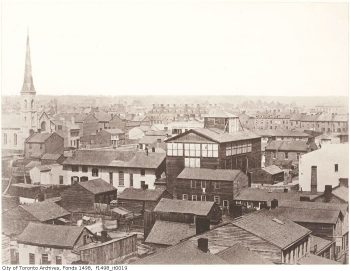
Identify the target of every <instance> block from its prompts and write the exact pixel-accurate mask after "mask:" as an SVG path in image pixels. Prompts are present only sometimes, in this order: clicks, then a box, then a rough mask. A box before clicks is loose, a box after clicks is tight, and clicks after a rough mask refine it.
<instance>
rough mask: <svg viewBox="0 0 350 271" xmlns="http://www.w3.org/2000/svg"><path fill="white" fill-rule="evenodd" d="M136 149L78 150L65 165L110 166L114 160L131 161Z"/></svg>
mask: <svg viewBox="0 0 350 271" xmlns="http://www.w3.org/2000/svg"><path fill="white" fill-rule="evenodd" d="M135 153H136V150H134V149H133V150H131V149H127V150H118V149H117V150H77V151H75V152H74V154H73V156H72V157H68V158H67V159H66V160H65V161H64V162H63V165H87V166H88V165H92V166H109V164H111V163H112V162H113V161H114V160H119V161H123V162H126V161H129V160H130V159H131V158H132V157H133V156H134V155H135Z"/></svg>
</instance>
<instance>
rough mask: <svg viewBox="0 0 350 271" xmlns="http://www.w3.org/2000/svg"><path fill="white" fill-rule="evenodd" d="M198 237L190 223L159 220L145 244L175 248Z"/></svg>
mask: <svg viewBox="0 0 350 271" xmlns="http://www.w3.org/2000/svg"><path fill="white" fill-rule="evenodd" d="M194 235H196V227H195V226H193V225H191V224H188V223H179V222H171V221H162V220H157V221H156V222H155V223H154V225H153V227H152V230H151V232H150V233H149V234H148V236H147V238H146V240H145V242H146V243H152V244H157V245H167V246H173V245H176V244H178V243H180V242H181V241H182V240H184V239H186V238H188V237H191V236H194Z"/></svg>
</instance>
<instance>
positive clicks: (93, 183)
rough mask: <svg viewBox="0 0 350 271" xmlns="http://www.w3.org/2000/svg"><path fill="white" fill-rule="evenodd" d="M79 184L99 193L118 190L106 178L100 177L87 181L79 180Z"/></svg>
mask: <svg viewBox="0 0 350 271" xmlns="http://www.w3.org/2000/svg"><path fill="white" fill-rule="evenodd" d="M77 185H80V186H82V187H84V188H85V189H86V190H88V191H90V192H91V193H93V194H95V195H97V194H102V193H106V192H111V191H117V188H115V187H114V186H113V185H111V184H109V183H107V182H106V181H105V180H103V179H101V178H98V179H94V180H90V181H86V182H79V183H77Z"/></svg>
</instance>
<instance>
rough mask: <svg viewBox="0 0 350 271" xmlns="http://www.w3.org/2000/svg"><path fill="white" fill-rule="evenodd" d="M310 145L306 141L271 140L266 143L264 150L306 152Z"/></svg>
mask: <svg viewBox="0 0 350 271" xmlns="http://www.w3.org/2000/svg"><path fill="white" fill-rule="evenodd" d="M310 147H311V146H310V145H308V144H307V142H306V141H287V140H273V141H271V142H270V143H268V144H267V146H266V147H265V150H272V151H300V152H307V151H308V150H309V149H311V148H310ZM316 149H317V147H316Z"/></svg>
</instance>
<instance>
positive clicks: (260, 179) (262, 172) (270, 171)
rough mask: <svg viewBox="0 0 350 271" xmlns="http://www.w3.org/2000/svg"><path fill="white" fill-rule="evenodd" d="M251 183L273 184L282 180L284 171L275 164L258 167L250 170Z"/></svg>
mask: <svg viewBox="0 0 350 271" xmlns="http://www.w3.org/2000/svg"><path fill="white" fill-rule="evenodd" d="M250 174H251V185H252V187H255V186H262V185H273V184H276V183H280V182H283V181H284V171H283V170H282V169H280V168H279V167H278V166H276V165H271V166H268V167H264V168H258V169H254V170H252V171H251V173H250Z"/></svg>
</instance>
